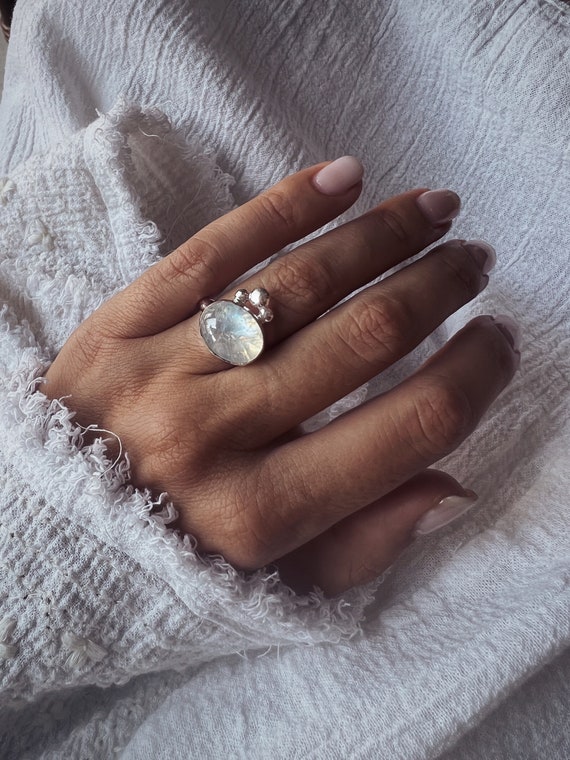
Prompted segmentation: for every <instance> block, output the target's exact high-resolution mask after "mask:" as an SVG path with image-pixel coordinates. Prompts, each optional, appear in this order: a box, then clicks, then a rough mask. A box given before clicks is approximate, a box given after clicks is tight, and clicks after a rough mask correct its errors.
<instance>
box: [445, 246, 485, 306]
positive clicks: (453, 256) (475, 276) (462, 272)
mask: <svg viewBox="0 0 570 760" xmlns="http://www.w3.org/2000/svg"><path fill="white" fill-rule="evenodd" d="M443 250H444V255H443V256H442V257H441V262H442V264H443V267H444V273H445V275H446V277H447V279H448V280H449V281H450V286H451V287H452V288H454V289H456V290H459V291H460V292H461V293H463V294H464V295H465V296H467V298H469V299H470V298H472V297H473V296H475V295H477V293H478V292H479V291H480V289H481V270H480V269H479V267H478V266H477V264H476V263H475V261H474V260H473V259H472V257H471V256H470V255H469V253H467V251H465V249H461V250H462V251H463V253H460V252H459V251H458V250H457V248H454V249H453V250H450V249H447V250H446V249H445V248H444V249H443Z"/></svg>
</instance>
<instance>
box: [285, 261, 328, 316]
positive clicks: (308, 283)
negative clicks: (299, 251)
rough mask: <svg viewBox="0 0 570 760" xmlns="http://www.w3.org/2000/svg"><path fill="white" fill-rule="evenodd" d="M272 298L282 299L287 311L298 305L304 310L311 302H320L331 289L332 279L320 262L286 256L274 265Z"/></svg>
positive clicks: (326, 268)
mask: <svg viewBox="0 0 570 760" xmlns="http://www.w3.org/2000/svg"><path fill="white" fill-rule="evenodd" d="M274 276H275V280H276V282H275V285H273V284H272V285H271V289H272V293H273V296H274V297H278V298H280V299H281V298H282V299H283V300H284V302H285V303H287V308H288V309H295V308H296V305H297V304H298V305H299V306H300V307H301V308H303V309H304V308H305V307H306V304H307V303H310V302H311V301H316V300H317V301H320V300H321V299H322V298H323V296H324V295H325V294H326V293H329V292H330V291H331V290H332V289H333V285H334V283H333V277H332V273H331V271H330V270H329V268H328V267H327V266H326V265H325V264H323V263H322V262H317V261H316V260H315V259H310V258H309V257H305V256H300V255H299V256H295V255H294V254H288V255H286V256H284V257H283V258H282V259H281V260H280V261H279V262H278V263H277V264H276V265H275V273H274Z"/></svg>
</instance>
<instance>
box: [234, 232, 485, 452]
mask: <svg viewBox="0 0 570 760" xmlns="http://www.w3.org/2000/svg"><path fill="white" fill-rule="evenodd" d="M493 264H494V252H493V249H492V248H491V247H490V246H488V245H487V244H485V243H482V242H481V241H472V242H465V241H458V240H456V241H449V242H447V243H444V244H442V245H440V246H438V247H437V248H435V249H433V250H432V251H430V252H429V253H428V254H426V255H425V256H424V257H422V258H421V259H420V260H418V261H416V262H414V263H413V264H410V265H408V266H407V267H405V268H404V269H402V270H400V271H398V272H396V273H395V274H393V275H391V276H390V277H388V278H387V279H385V280H383V281H382V282H380V283H378V284H376V285H372V286H370V287H369V288H367V289H366V290H364V291H362V292H360V293H358V294H357V295H356V296H354V297H353V298H351V299H350V300H349V301H347V302H345V303H343V304H341V305H340V306H339V307H337V308H336V309H333V310H332V311H331V312H329V313H328V314H327V315H325V316H324V317H323V318H322V319H319V320H317V321H316V322H314V323H312V324H310V325H308V326H307V327H305V329H303V330H300V331H299V332H298V333H296V334H295V335H293V336H291V337H290V338H289V340H286V341H284V342H283V343H282V344H281V345H279V346H276V347H275V349H274V350H273V351H272V352H271V353H270V354H268V355H267V356H266V357H265V359H262V360H260V361H259V362H258V363H257V364H256V365H254V366H252V367H249V368H245V369H244V371H243V373H242V374H241V375H240V374H239V372H238V373H236V374H234V377H233V378H229V377H228V378H227V379H226V378H221V380H222V381H224V380H227V382H230V381H231V382H232V384H233V385H234V388H235V387H236V386H235V382H236V380H238V381H239V379H240V378H241V379H242V380H243V383H244V387H243V389H242V391H241V393H240V398H241V399H242V406H243V405H246V406H247V403H248V401H249V404H250V406H251V411H253V409H254V408H255V406H256V405H258V404H259V392H260V391H259V389H260V388H263V389H264V394H265V408H267V409H270V410H271V413H270V415H259V413H258V415H257V416H258V418H259V419H260V425H261V431H260V435H261V436H262V438H261V440H260V441H259V443H266V442H268V441H270V440H272V439H273V438H275V437H278V436H280V435H282V434H283V433H285V432H286V431H287V430H289V429H290V428H291V427H293V426H295V425H298V424H299V423H301V422H303V421H304V420H306V419H308V418H310V417H312V416H313V415H314V414H316V413H317V412H318V411H320V410H321V409H324V408H325V407H327V406H329V404H332V403H333V402H335V401H336V400H338V399H339V398H341V397H342V396H344V395H346V394H347V393H349V392H350V391H351V390H353V389H355V388H358V387H359V386H360V385H362V383H364V382H366V381H367V380H369V379H370V378H372V377H374V376H375V375H377V374H378V373H380V372H382V371H383V370H384V369H386V368H387V367H389V366H390V365H391V364H393V363H394V362H396V361H397V360H398V359H400V358H401V357H402V356H405V355H406V354H407V353H409V352H410V351H411V350H412V349H413V348H414V347H415V346H417V345H418V344H419V343H420V342H421V341H422V340H423V339H424V338H426V337H427V336H428V335H429V334H430V333H431V332H433V330H435V329H436V327H437V326H438V325H440V324H441V323H442V322H443V321H444V320H445V319H446V318H447V317H448V316H449V315H450V314H452V313H453V312H455V311H456V310H457V309H459V308H460V307H461V306H463V305H464V304H465V303H467V302H468V301H470V300H471V299H472V298H474V297H475V296H476V295H477V294H478V293H480V292H481V290H483V288H484V287H485V286H486V284H487V282H488V279H489V278H488V275H487V273H488V272H489V271H490V269H491V267H492V265H493ZM232 374H233V373H232ZM323 378H326V382H323ZM238 388H239V386H238ZM252 389H253V390H254V392H252ZM300 389H302V392H300ZM266 417H267V419H266Z"/></svg>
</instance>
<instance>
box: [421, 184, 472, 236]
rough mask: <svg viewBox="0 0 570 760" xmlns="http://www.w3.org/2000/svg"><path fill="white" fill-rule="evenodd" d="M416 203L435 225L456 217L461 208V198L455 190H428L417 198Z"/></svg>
mask: <svg viewBox="0 0 570 760" xmlns="http://www.w3.org/2000/svg"><path fill="white" fill-rule="evenodd" d="M416 203H417V204H418V206H419V207H420V211H421V212H422V214H423V215H424V216H425V218H426V219H427V220H428V222H429V223H430V224H432V225H433V226H434V227H437V226H438V225H440V224H445V223H446V222H450V221H451V220H452V219H455V217H456V216H457V214H459V209H460V208H461V199H460V198H459V196H458V195H457V193H454V192H453V190H428V191H427V192H425V193H422V194H421V195H419V196H418V197H417V198H416Z"/></svg>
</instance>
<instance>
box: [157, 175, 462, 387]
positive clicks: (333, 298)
mask: <svg viewBox="0 0 570 760" xmlns="http://www.w3.org/2000/svg"><path fill="white" fill-rule="evenodd" d="M459 205H460V201H459V198H458V196H457V195H456V194H455V193H453V192H452V191H450V190H433V191H426V190H421V189H419V190H411V191H409V192H407V193H403V194H402V195H399V196H396V197H394V198H390V199H389V200H387V201H385V202H383V203H381V204H380V205H379V206H377V207H375V208H373V209H371V210H370V211H368V212H367V213H366V214H363V215H362V216H360V217H358V218H357V219H354V220H352V221H350V222H347V223H346V224H343V225H341V226H340V227H337V228H336V229H334V230H331V231H330V232H327V233H325V234H324V235H321V236H320V237H317V238H315V239H313V240H311V241H309V242H308V243H305V244H303V245H301V246H299V247H298V248H296V249H295V250H294V251H292V252H291V253H288V254H286V255H285V256H282V257H281V258H280V259H279V260H277V261H275V262H273V263H272V264H270V265H269V266H268V267H266V268H265V269H263V270H262V271H260V272H258V273H256V274H255V275H254V276H253V277H251V278H249V279H248V280H246V281H245V282H243V283H241V284H240V288H245V289H246V290H249V291H251V290H253V289H254V288H258V287H262V288H264V289H265V290H267V291H268V293H269V294H270V296H271V308H272V310H273V312H274V313H275V319H274V320H273V322H271V323H270V324H267V325H265V326H264V334H265V338H264V342H265V346H266V348H267V347H270V346H272V345H276V344H278V343H279V342H281V341H282V340H284V339H285V338H287V337H288V336H289V335H291V334H293V333H294V332H296V331H297V330H299V329H300V328H302V327H304V326H305V325H307V324H308V323H309V322H311V321H313V320H314V319H316V318H317V317H319V316H321V315H322V314H323V313H324V312H326V311H327V310H328V309H330V308H331V307H333V306H334V305H335V304H337V303H338V302H339V301H340V300H342V299H343V298H345V297H346V296H348V295H350V293H352V292H353V291H355V290H357V289H358V288H361V287H363V286H364V285H366V284H367V283H369V282H370V281H371V280H373V279H375V278H376V277H378V276H379V275H381V274H382V273H384V272H386V271H388V270H389V269H391V268H392V267H393V266H395V265H397V264H399V263H400V262H402V261H405V260H406V259H407V258H409V257H411V256H414V255H415V254H417V253H419V252H420V251H421V250H423V249H424V248H425V247H426V246H428V245H430V244H431V243H433V242H435V241H436V240H438V239H439V238H441V237H442V236H443V235H445V233H446V232H448V231H449V228H450V220H451V219H452V218H453V217H455V216H456V214H457V213H458V211H459ZM234 293H235V288H233V290H231V291H227V292H226V293H225V294H223V295H221V296H220V298H223V299H227V300H231V299H232V297H233V295H234ZM197 323H198V317H197V316H196V317H193V318H191V319H190V320H186V321H185V322H182V323H180V324H179V325H176V326H175V327H173V328H172V329H171V330H169V339H170V341H173V342H174V345H175V346H176V347H177V348H180V347H181V346H183V347H184V351H183V355H185V356H186V357H187V361H186V364H187V366H188V367H189V369H190V370H191V371H192V373H195V374H201V373H209V372H216V371H218V370H220V369H227V368H228V364H226V363H225V362H223V361H222V360H221V359H218V358H217V357H215V356H213V355H211V354H209V353H208V350H207V349H205V347H204V344H203V343H202V340H201V338H200V337H199V333H198V328H197ZM189 330H190V331H192V333H193V334H191V336H190V337H191V339H190V340H189ZM171 345H172V343H171Z"/></svg>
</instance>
